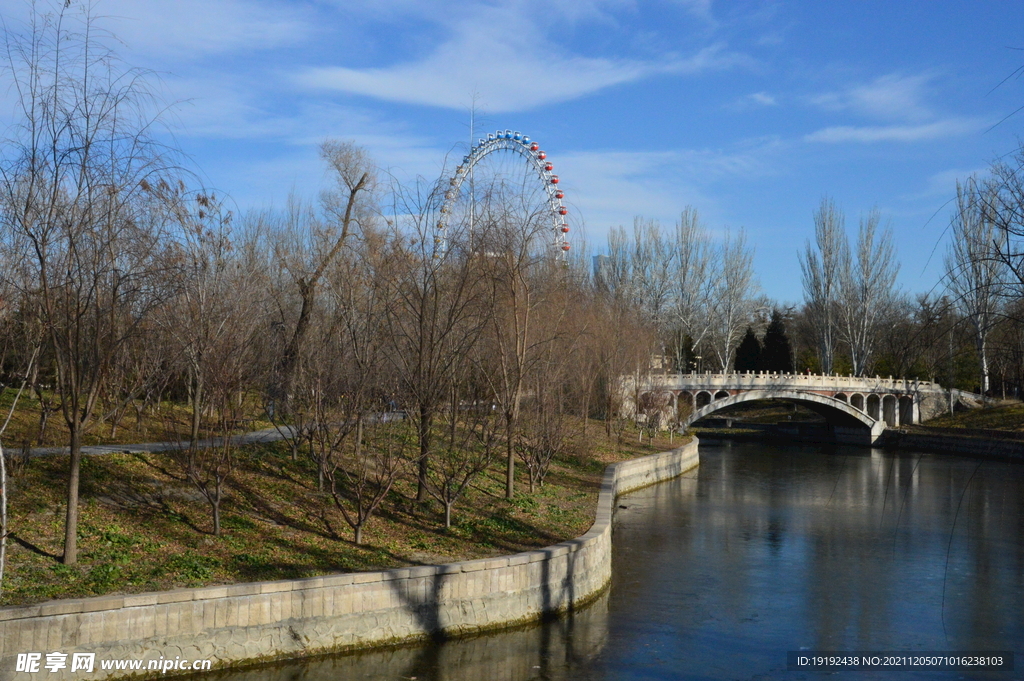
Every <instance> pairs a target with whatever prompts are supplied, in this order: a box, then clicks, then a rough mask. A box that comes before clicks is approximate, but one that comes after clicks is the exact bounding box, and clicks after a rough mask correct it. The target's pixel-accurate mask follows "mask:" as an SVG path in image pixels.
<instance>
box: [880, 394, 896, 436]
mask: <svg viewBox="0 0 1024 681" xmlns="http://www.w3.org/2000/svg"><path fill="white" fill-rule="evenodd" d="M898 410H899V401H897V399H896V396H895V395H886V396H885V397H883V398H882V418H883V419H884V420H885V424H886V425H887V426H889V427H890V428H892V427H894V426H897V425H899V418H898Z"/></svg>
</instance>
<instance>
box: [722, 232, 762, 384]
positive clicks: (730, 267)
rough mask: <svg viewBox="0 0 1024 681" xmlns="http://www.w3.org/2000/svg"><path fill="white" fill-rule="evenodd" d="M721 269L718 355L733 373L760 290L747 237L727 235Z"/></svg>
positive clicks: (741, 234)
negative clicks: (738, 351) (738, 350)
mask: <svg viewBox="0 0 1024 681" xmlns="http://www.w3.org/2000/svg"><path fill="white" fill-rule="evenodd" d="M718 265H719V268H720V269H719V270H718V271H717V272H715V273H714V275H713V276H715V277H716V280H715V297H714V300H713V303H712V320H713V325H714V326H713V328H712V333H713V339H712V341H713V344H714V346H713V347H714V352H715V355H716V356H717V357H718V363H719V366H720V367H721V370H722V371H723V372H727V371H729V367H731V366H732V363H733V354H734V353H735V350H736V346H737V345H738V344H739V340H740V337H741V336H742V335H743V330H744V329H746V327H747V325H748V324H750V321H751V319H752V318H753V316H754V312H755V310H756V308H757V303H756V300H755V298H754V295H755V293H756V292H757V289H758V288H759V286H758V284H757V280H756V279H755V277H754V252H753V249H750V248H747V239H746V234H745V233H744V231H743V230H740V231H739V233H738V234H736V235H735V236H734V235H733V234H731V233H730V234H727V235H726V238H725V240H724V241H723V242H722V245H721V248H720V255H719V258H718Z"/></svg>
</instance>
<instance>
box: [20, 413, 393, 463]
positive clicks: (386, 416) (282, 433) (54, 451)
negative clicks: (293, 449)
mask: <svg viewBox="0 0 1024 681" xmlns="http://www.w3.org/2000/svg"><path fill="white" fill-rule="evenodd" d="M365 418H366V419H367V420H368V421H370V422H380V423H385V422H389V421H396V420H402V419H404V418H405V412H401V411H391V412H381V413H374V414H370V415H369V416H367V417H365ZM292 434H293V433H292V428H291V426H282V427H281V428H264V429H263V430H255V431H252V432H250V433H242V434H240V435H232V436H231V437H230V438H228V439H229V441H230V442H231V444H233V445H252V444H259V443H261V442H276V441H278V440H285V439H287V438H290V437H292ZM223 442H224V438H220V437H215V438H209V439H206V440H199V441H198V442H197V443H196V444H197V445H198V447H199V448H200V449H206V448H208V447H219V446H220V445H221V444H223ZM188 446H189V441H188V440H182V441H180V442H143V443H140V444H134V445H117V444H115V445H87V446H84V447H82V454H91V455H95V454H145V453H153V452H169V451H174V450H176V449H186V448H187V447H188ZM5 451H6V452H8V453H9V454H15V453H18V454H20V453H22V452H23V451H24V450H23V449H20V448H19V449H16V448H14V447H5ZM70 453H71V448H70V447H32V448H31V449H29V450H28V455H29V456H30V457H32V456H57V455H60V454H65V455H66V454H70Z"/></svg>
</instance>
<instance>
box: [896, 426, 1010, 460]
mask: <svg viewBox="0 0 1024 681" xmlns="http://www.w3.org/2000/svg"><path fill="white" fill-rule="evenodd" d="M891 444H892V445H894V446H897V447H899V448H901V449H923V450H925V451H929V452H942V453H944V454H960V455H962V456H980V457H992V458H999V459H1014V460H1017V461H1024V442H1022V441H1020V440H1011V439H998V438H994V437H977V436H969V435H962V434H956V433H950V432H936V433H929V432H922V431H918V430H913V431H910V432H905V433H899V434H898V436H896V437H895V438H893V440H891Z"/></svg>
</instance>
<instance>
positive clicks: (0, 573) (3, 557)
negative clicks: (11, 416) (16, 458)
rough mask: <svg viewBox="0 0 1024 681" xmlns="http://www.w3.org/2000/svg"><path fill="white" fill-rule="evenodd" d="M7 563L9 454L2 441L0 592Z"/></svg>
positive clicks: (0, 471)
mask: <svg viewBox="0 0 1024 681" xmlns="http://www.w3.org/2000/svg"><path fill="white" fill-rule="evenodd" d="M6 565H7V456H6V455H5V454H4V446H3V443H2V442H0V594H2V593H3V587H4V567H5V566H6Z"/></svg>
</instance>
